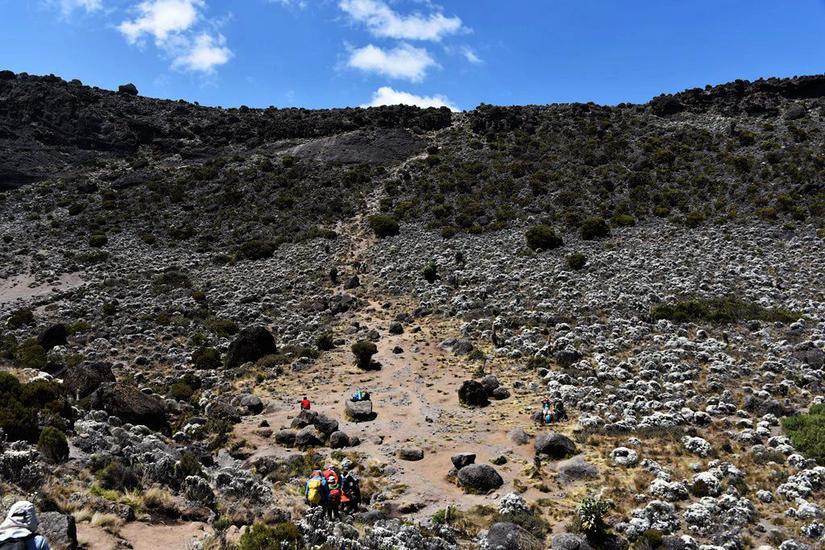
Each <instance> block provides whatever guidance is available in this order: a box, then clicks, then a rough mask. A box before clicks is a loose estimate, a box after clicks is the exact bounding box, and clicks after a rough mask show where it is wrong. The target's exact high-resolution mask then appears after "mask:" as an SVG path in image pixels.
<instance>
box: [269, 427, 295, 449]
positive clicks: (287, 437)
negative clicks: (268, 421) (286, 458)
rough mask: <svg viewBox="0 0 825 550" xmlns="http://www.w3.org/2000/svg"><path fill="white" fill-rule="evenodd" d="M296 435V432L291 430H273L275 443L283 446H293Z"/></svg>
mask: <svg viewBox="0 0 825 550" xmlns="http://www.w3.org/2000/svg"><path fill="white" fill-rule="evenodd" d="M296 436H297V434H296V432H293V431H292V430H280V431H277V432H275V436H274V438H275V443H277V444H278V445H283V446H284V447H293V446H295V438H296Z"/></svg>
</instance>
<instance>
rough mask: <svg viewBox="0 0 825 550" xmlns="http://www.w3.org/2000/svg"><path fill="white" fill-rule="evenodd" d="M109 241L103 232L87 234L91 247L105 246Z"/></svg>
mask: <svg viewBox="0 0 825 550" xmlns="http://www.w3.org/2000/svg"><path fill="white" fill-rule="evenodd" d="M108 242H109V238H108V237H107V236H106V235H105V234H103V233H92V234H91V235H90V236H89V246H91V247H93V248H101V247H103V246H106V243H108Z"/></svg>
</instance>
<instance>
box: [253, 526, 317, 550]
mask: <svg viewBox="0 0 825 550" xmlns="http://www.w3.org/2000/svg"><path fill="white" fill-rule="evenodd" d="M303 547H304V538H303V536H302V535H301V531H300V530H299V529H298V527H297V526H296V525H295V524H293V523H289V522H287V521H285V522H281V523H276V524H275V525H272V526H269V525H264V524H263V523H256V524H255V525H253V526H252V528H251V529H249V530H248V531H247V532H246V533H244V534H243V535H242V536H241V539H240V540H239V541H238V550H298V549H300V548H303Z"/></svg>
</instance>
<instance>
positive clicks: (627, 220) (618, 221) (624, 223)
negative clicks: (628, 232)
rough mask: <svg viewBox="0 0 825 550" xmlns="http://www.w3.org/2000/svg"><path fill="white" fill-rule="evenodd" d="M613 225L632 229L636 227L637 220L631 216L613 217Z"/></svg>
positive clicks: (619, 215) (620, 215)
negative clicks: (631, 227)
mask: <svg viewBox="0 0 825 550" xmlns="http://www.w3.org/2000/svg"><path fill="white" fill-rule="evenodd" d="M613 224H614V225H617V226H619V227H630V226H631V225H636V218H634V217H633V216H631V215H630V214H618V215H616V216H613Z"/></svg>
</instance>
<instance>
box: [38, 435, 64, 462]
mask: <svg viewBox="0 0 825 550" xmlns="http://www.w3.org/2000/svg"><path fill="white" fill-rule="evenodd" d="M37 450H38V451H40V454H41V455H43V457H44V458H45V459H46V460H47V461H49V462H52V463H54V464H60V463H62V462H66V460H68V459H69V442H68V441H67V440H66V435H65V434H64V433H63V432H61V431H60V430H58V429H57V428H53V427H51V426H46V427H45V428H43V431H42V432H40V438H39V439H38V440H37Z"/></svg>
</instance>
